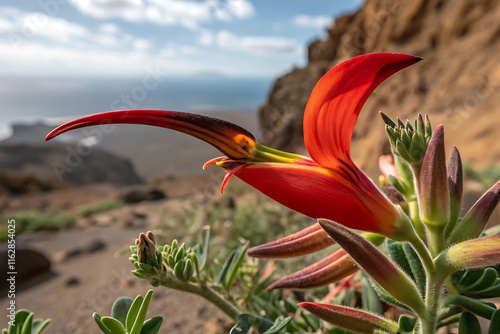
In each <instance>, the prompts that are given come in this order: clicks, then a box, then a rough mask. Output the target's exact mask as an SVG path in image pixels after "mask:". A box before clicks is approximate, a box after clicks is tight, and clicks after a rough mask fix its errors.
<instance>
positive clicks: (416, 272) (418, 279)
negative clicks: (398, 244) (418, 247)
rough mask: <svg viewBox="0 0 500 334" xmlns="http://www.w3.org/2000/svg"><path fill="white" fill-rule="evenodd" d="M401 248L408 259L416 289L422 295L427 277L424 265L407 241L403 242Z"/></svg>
mask: <svg viewBox="0 0 500 334" xmlns="http://www.w3.org/2000/svg"><path fill="white" fill-rule="evenodd" d="M403 250H404V252H405V255H406V258H407V259H408V263H409V265H410V267H411V272H412V276H413V279H414V281H415V283H416V284H417V288H418V290H419V291H420V293H421V294H422V295H423V294H424V291H425V284H426V277H427V276H426V274H425V269H424V266H423V265H422V262H421V261H420V258H419V257H418V255H417V253H416V252H415V250H414V249H413V247H412V246H411V245H410V244H409V243H408V242H405V243H404V244H403Z"/></svg>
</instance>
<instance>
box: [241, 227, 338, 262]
mask: <svg viewBox="0 0 500 334" xmlns="http://www.w3.org/2000/svg"><path fill="white" fill-rule="evenodd" d="M333 243H334V242H333V240H332V239H331V238H330V237H329V236H328V234H326V232H325V231H324V230H323V229H322V228H321V226H320V225H319V224H318V223H315V224H314V225H311V226H309V227H307V228H305V229H303V230H301V231H299V232H296V233H294V234H291V235H289V236H286V237H284V238H281V239H279V240H275V241H272V242H268V243H265V244H262V245H259V246H255V247H252V248H250V249H249V250H248V251H247V254H248V255H250V256H253V257H262V258H288V257H294V256H301V255H306V254H310V253H314V252H317V251H319V250H322V249H323V248H326V247H328V246H330V245H332V244H333Z"/></svg>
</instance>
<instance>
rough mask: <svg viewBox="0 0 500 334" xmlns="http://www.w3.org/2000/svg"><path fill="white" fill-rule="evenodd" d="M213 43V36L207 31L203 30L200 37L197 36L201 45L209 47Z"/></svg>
mask: <svg viewBox="0 0 500 334" xmlns="http://www.w3.org/2000/svg"><path fill="white" fill-rule="evenodd" d="M214 41H215V36H214V34H213V32H211V31H209V30H203V31H201V33H200V35H199V36H198V43H200V44H201V45H211V44H213V43H214Z"/></svg>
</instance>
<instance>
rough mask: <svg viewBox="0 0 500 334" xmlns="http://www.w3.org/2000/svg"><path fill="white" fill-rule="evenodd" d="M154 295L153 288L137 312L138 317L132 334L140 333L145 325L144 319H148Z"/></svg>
mask: <svg viewBox="0 0 500 334" xmlns="http://www.w3.org/2000/svg"><path fill="white" fill-rule="evenodd" d="M152 297H153V290H149V291H148V293H146V296H145V297H144V300H143V301H142V304H141V308H140V309H139V312H138V313H137V318H136V319H135V321H134V326H133V327H132V330H131V331H130V334H139V333H140V332H141V329H142V326H143V325H144V320H146V313H147V312H148V308H149V303H150V302H151V298H152Z"/></svg>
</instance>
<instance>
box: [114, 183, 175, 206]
mask: <svg viewBox="0 0 500 334" xmlns="http://www.w3.org/2000/svg"><path fill="white" fill-rule="evenodd" d="M165 198H166V195H165V193H164V192H163V191H162V190H161V189H159V188H155V187H153V186H148V185H146V186H143V185H140V186H132V187H127V188H124V189H123V190H122V191H120V193H119V194H118V199H119V200H121V201H123V202H125V203H129V204H130V203H139V202H143V201H157V200H161V199H165Z"/></svg>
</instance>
